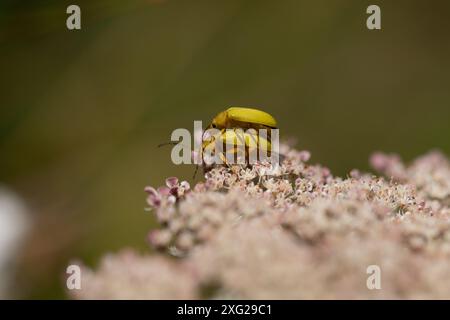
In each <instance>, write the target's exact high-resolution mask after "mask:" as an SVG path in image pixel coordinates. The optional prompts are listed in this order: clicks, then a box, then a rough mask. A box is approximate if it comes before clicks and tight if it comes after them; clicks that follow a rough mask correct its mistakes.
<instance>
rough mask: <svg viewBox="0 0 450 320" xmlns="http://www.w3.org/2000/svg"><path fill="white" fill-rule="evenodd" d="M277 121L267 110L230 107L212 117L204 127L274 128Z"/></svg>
mask: <svg viewBox="0 0 450 320" xmlns="http://www.w3.org/2000/svg"><path fill="white" fill-rule="evenodd" d="M276 127H277V121H276V120H275V118H274V117H272V116H271V115H270V114H268V113H267V112H264V111H261V110H258V109H254V108H247V107H230V108H228V109H227V110H225V111H222V112H221V113H219V114H218V115H216V116H215V117H214V119H213V120H212V122H211V124H210V125H209V126H208V127H207V128H206V129H210V128H216V129H219V130H221V129H228V128H242V129H248V128H253V129H261V128H262V129H276Z"/></svg>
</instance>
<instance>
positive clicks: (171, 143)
mask: <svg viewBox="0 0 450 320" xmlns="http://www.w3.org/2000/svg"><path fill="white" fill-rule="evenodd" d="M177 144H178V142H173V141H170V142H164V143H160V144H158V148H161V147H164V146H168V145H172V146H175V145H177Z"/></svg>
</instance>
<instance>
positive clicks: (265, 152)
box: [202, 128, 272, 167]
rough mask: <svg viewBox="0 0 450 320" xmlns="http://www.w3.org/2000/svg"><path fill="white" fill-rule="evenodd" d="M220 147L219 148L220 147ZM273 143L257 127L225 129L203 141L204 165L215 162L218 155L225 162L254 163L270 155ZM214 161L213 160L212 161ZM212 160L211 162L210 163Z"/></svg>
mask: <svg viewBox="0 0 450 320" xmlns="http://www.w3.org/2000/svg"><path fill="white" fill-rule="evenodd" d="M218 147H219V149H218ZM271 149H272V145H271V142H270V141H269V140H267V139H266V138H264V137H262V136H260V135H259V134H258V132H257V131H256V130H255V129H248V130H246V131H244V130H243V129H240V128H234V129H223V130H222V131H221V132H220V133H219V134H218V135H215V136H211V137H209V138H208V139H205V140H204V141H203V143H202V157H203V160H204V162H203V165H204V167H205V165H209V164H212V163H214V157H216V155H217V156H218V158H215V159H216V160H217V159H220V160H221V162H222V163H223V164H227V165H228V164H231V163H234V164H254V163H255V162H256V161H258V160H260V161H261V160H263V157H264V156H267V157H270V155H271V151H272V150H271ZM211 161H213V162H211ZM210 162H211V163H210Z"/></svg>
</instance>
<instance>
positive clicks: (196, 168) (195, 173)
mask: <svg viewBox="0 0 450 320" xmlns="http://www.w3.org/2000/svg"><path fill="white" fill-rule="evenodd" d="M198 167H199V165H198V164H196V165H195V171H194V176H193V177H192V179H195V176H196V175H197V171H198Z"/></svg>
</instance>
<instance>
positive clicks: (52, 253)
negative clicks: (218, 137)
mask: <svg viewBox="0 0 450 320" xmlns="http://www.w3.org/2000/svg"><path fill="white" fill-rule="evenodd" d="M69 4H77V5H79V6H80V7H81V12H82V29H81V30H80V31H69V30H67V28H66V18H67V16H68V15H67V14H66V8H67V6H68V5H69ZM370 4H378V5H379V6H380V7H381V12H382V30H381V31H370V30H368V29H367V28H366V18H367V16H368V15H367V14H366V8H367V6H368V5H370ZM449 15H450V2H449V1H432V2H425V1H406V0H405V1H376V2H372V1H370V2H369V1H361V0H353V1H350V0H346V1H334V0H319V1H312V0H310V1H300V0H283V1H274V0H271V1H265V0H258V1H256V0H254V1H252V0H245V1H244V0H240V1H238V0H223V1H211V0H159V1H156V0H153V1H151V0H129V1H119V0H100V1H92V0H90V1H88V0H83V1H82V0H77V1H61V0H54V1H33V2H32V1H12V0H2V1H1V2H0V54H1V59H0V70H1V77H0V87H1V97H0V182H1V183H4V184H7V185H8V186H9V187H11V188H12V189H13V190H15V191H16V192H17V193H19V194H20V195H21V196H22V197H23V198H24V199H25V200H26V202H27V204H28V206H29V207H30V211H31V214H32V215H33V218H34V222H35V228H34V230H33V232H32V234H31V236H30V237H29V240H28V241H27V245H26V247H25V250H24V252H23V254H22V255H21V262H20V266H19V269H18V271H19V273H18V279H17V288H18V290H19V296H20V297H23V298H64V297H65V293H64V289H63V284H64V280H63V279H64V271H65V267H66V266H67V264H68V263H69V261H71V259H72V258H79V259H81V260H82V261H85V262H86V263H87V264H88V265H92V266H95V264H96V263H97V262H98V260H99V258H100V257H101V256H102V255H103V254H104V253H106V252H110V251H116V250H118V249H119V248H122V247H127V246H131V247H135V248H138V249H139V250H142V251H148V250H150V249H149V248H148V247H147V244H146V241H145V237H146V234H147V232H148V230H149V229H150V228H152V227H153V226H154V221H153V219H152V215H151V213H147V212H144V207H145V206H146V203H145V194H144V192H143V188H144V186H146V185H154V186H158V185H161V184H163V183H164V179H165V177H167V176H174V175H175V176H178V177H180V178H183V179H187V180H188V181H191V182H192V179H191V177H192V174H193V170H194V169H193V167H191V166H175V165H174V164H172V163H171V161H170V148H166V149H158V148H157V147H156V146H157V145H158V144H159V143H161V142H165V141H168V140H169V139H170V133H171V132H172V130H173V129H175V128H179V127H185V128H188V129H191V128H192V126H193V120H203V121H204V122H208V121H209V120H210V119H211V118H212V117H213V116H214V115H215V114H216V113H218V112H219V111H222V110H223V109H225V107H227V106H229V105H251V106H259V107H261V108H262V109H264V110H267V111H269V112H270V113H272V114H273V115H274V116H275V117H276V118H277V120H278V122H279V125H280V128H281V130H280V134H281V136H282V137H295V138H296V139H297V141H298V147H299V148H301V149H308V150H310V151H311V152H312V160H311V161H312V162H320V163H322V164H324V165H326V166H328V167H330V168H331V169H332V171H333V172H334V173H335V174H339V175H345V174H346V173H347V172H349V171H350V170H351V169H352V168H355V167H357V168H360V169H364V170H369V167H368V163H367V162H368V161H367V159H368V157H369V155H370V153H371V152H372V151H375V150H383V151H395V152H397V153H399V154H400V155H401V156H402V157H403V158H404V159H407V160H410V159H412V158H414V157H415V156H417V155H419V154H421V153H423V152H426V151H427V150H429V149H432V148H439V149H441V150H442V151H444V152H446V153H447V154H448V153H449V151H450V139H449V138H450V126H449V123H450V121H449V120H450V107H449V103H450V90H449V89H450V81H449V74H450V41H449V39H450V19H449V18H448V17H449Z"/></svg>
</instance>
